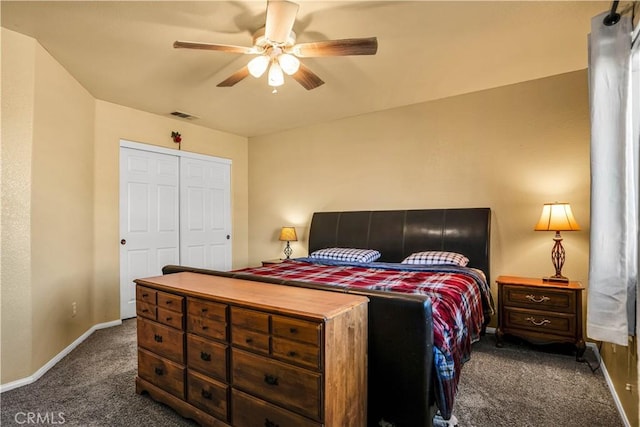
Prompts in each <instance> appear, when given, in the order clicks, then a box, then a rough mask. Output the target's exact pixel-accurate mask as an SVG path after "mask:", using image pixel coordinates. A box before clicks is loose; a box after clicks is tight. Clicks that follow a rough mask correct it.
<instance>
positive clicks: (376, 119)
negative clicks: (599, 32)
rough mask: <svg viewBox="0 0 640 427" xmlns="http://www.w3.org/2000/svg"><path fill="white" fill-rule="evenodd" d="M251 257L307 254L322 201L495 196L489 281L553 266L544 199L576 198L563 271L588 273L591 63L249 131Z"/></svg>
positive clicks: (401, 204) (429, 204) (347, 205)
mask: <svg viewBox="0 0 640 427" xmlns="http://www.w3.org/2000/svg"><path fill="white" fill-rule="evenodd" d="M250 147H251V149H250V152H249V166H250V167H249V188H250V199H249V208H250V209H249V212H250V216H249V224H250V227H249V231H250V239H249V247H250V253H249V261H250V263H251V264H254V265H255V264H258V263H259V262H260V260H262V259H268V258H273V257H277V256H279V255H281V254H282V247H283V245H282V244H281V242H279V241H277V229H278V228H279V227H280V226H282V225H287V224H291V225H294V226H296V227H298V231H299V235H300V236H301V241H299V242H297V243H294V244H293V250H294V256H295V255H297V256H301V255H304V254H305V253H306V238H307V233H308V223H309V221H310V219H311V214H312V212H314V211H319V210H348V209H407V208H442V207H490V208H491V209H492V211H493V224H492V227H493V228H492V248H491V254H492V266H491V267H492V270H491V271H492V275H493V277H492V278H491V279H492V281H493V279H495V277H497V275H500V274H511V275H522V276H532V277H541V276H543V275H548V274H550V273H553V272H554V271H553V266H552V265H551V260H550V253H551V247H552V244H553V241H552V238H553V233H546V232H534V231H533V227H534V225H535V223H536V222H537V220H538V217H539V215H540V212H541V210H542V204H543V203H545V202H553V201H567V202H570V203H571V205H572V207H573V210H574V214H575V216H576V218H577V220H578V222H579V223H580V225H581V226H582V231H579V232H573V233H565V235H564V238H565V240H564V245H565V248H566V251H567V260H566V264H565V267H564V269H563V272H564V273H565V274H566V275H568V276H569V277H571V278H572V279H575V280H581V281H583V282H585V283H586V280H587V272H588V269H587V262H588V244H589V242H588V236H589V112H588V98H587V81H586V71H580V72H575V73H570V74H565V75H560V76H556V77H552V78H547V79H543V80H536V81H531V82H526V83H521V84H517V85H512V86H505V87H501V88H497V89H493V90H487V91H482V92H477V93H472V94H468V95H463V96H457V97H453V98H447V99H443V100H438V101H433V102H427V103H422V104H417V105H412V106H407V107H403V108H396V109H393V110H388V111H383V112H378V113H372V114H367V115H362V116H358V117H354V118H350V119H344V120H338V121H335V122H331V123H325V124H321V125H316V126H310V127H306V128H302V129H296V130H291V131H288V132H282V133H278V134H274V135H268V136H263V137H256V138H252V139H251V141H250Z"/></svg>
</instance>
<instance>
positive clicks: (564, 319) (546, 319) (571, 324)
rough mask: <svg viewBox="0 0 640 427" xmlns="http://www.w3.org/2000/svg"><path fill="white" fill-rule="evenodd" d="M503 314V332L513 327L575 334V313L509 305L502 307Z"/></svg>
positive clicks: (569, 335)
mask: <svg viewBox="0 0 640 427" xmlns="http://www.w3.org/2000/svg"><path fill="white" fill-rule="evenodd" d="M504 314H505V316H504V317H505V318H504V325H503V328H504V330H505V332H509V330H510V329H512V328H515V329H520V330H523V329H524V330H528V331H532V332H539V333H544V334H554V335H562V336H567V337H573V336H575V334H576V330H575V328H576V316H575V315H571V314H563V313H550V312H544V311H537V310H524V309H519V308H509V307H506V308H505V309H504Z"/></svg>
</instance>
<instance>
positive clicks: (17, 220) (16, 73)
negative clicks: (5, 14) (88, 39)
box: [0, 29, 36, 383]
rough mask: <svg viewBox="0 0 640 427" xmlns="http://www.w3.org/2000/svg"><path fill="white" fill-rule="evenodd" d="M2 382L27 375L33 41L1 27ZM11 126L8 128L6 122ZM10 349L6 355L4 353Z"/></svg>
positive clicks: (30, 322) (30, 327)
mask: <svg viewBox="0 0 640 427" xmlns="http://www.w3.org/2000/svg"><path fill="white" fill-rule="evenodd" d="M1 37H2V134H1V136H2V150H1V152H2V229H1V233H2V236H1V239H0V241H1V242H2V243H1V245H2V247H1V253H2V268H1V273H0V286H1V288H0V293H1V295H0V296H1V298H2V305H1V307H0V308H1V312H0V319H1V322H2V336H1V339H2V341H1V344H0V345H1V347H0V348H1V349H2V357H1V358H0V362H1V368H2V369H1V372H2V378H1V381H2V383H5V382H7V381H10V380H15V379H17V378H22V377H25V376H27V375H30V374H31V373H32V372H33V371H32V370H31V363H30V360H29V359H27V356H30V355H31V337H32V321H31V239H30V238H29V236H30V235H31V152H32V146H33V110H34V105H33V99H34V85H35V83H34V79H35V77H34V74H35V72H34V71H35V50H36V44H35V42H34V40H33V39H31V38H28V37H24V36H22V35H20V34H18V33H14V32H11V31H6V30H5V29H2V33H1ZM8 123H11V126H7V125H6V124H8ZM7 349H11V351H7Z"/></svg>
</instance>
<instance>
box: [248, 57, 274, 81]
mask: <svg viewBox="0 0 640 427" xmlns="http://www.w3.org/2000/svg"><path fill="white" fill-rule="evenodd" d="M269 61H270V59H269V57H268V56H266V55H260V56H256V57H255V58H253V59H252V60H251V61H249V63H248V64H247V67H248V68H249V74H251V75H252V76H253V77H255V78H258V77H260V76H262V75H263V74H264V72H265V71H267V67H268V66H269Z"/></svg>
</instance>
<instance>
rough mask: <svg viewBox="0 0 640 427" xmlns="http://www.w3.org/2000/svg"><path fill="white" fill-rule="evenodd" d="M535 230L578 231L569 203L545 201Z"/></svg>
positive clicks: (578, 227)
mask: <svg viewBox="0 0 640 427" xmlns="http://www.w3.org/2000/svg"><path fill="white" fill-rule="evenodd" d="M534 230H536V231H578V230H580V226H579V225H578V222H577V221H576V219H575V218H574V216H573V212H571V206H570V205H569V203H558V202H556V203H545V204H544V206H543V207H542V214H541V215H540V220H539V221H538V223H537V224H536V227H535V228H534Z"/></svg>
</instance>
